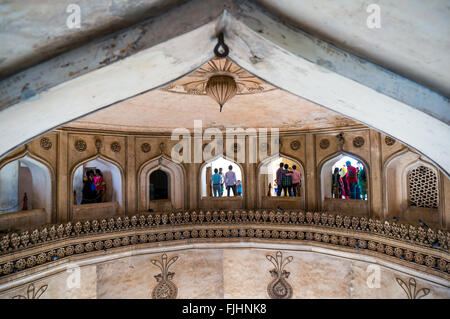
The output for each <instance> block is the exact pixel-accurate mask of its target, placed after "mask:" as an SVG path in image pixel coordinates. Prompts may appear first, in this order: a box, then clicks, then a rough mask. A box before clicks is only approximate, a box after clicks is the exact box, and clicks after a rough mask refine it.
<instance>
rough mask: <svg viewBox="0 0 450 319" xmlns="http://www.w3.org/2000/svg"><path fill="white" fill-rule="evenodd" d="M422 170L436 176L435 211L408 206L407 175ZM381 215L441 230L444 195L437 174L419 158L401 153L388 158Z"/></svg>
mask: <svg viewBox="0 0 450 319" xmlns="http://www.w3.org/2000/svg"><path fill="white" fill-rule="evenodd" d="M420 166H424V167H426V168H427V169H429V170H431V172H432V173H434V174H435V176H436V187H437V188H438V189H437V202H438V207H437V208H425V207H413V206H410V205H409V187H410V185H409V183H408V173H409V172H411V170H413V169H415V168H418V167H420ZM383 181H384V183H383V184H385V187H384V188H383V202H384V205H383V215H384V217H385V218H392V217H394V216H395V217H397V218H400V219H401V220H403V221H407V222H414V223H417V222H418V220H419V218H420V219H422V220H423V221H425V222H426V223H427V224H428V225H433V226H436V227H441V226H442V225H443V224H444V209H443V204H442V199H443V196H444V194H443V193H444V191H443V187H442V183H441V175H440V174H439V170H438V169H437V168H436V167H435V166H434V165H433V164H431V163H430V162H429V161H428V160H427V159H425V158H424V157H423V156H421V155H420V154H418V153H416V152H413V151H411V150H409V149H407V148H406V149H403V150H401V151H399V152H396V153H394V154H393V155H391V156H390V157H389V158H388V160H386V162H385V163H384V165H383Z"/></svg>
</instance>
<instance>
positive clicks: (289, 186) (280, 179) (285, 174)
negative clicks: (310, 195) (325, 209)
mask: <svg viewBox="0 0 450 319" xmlns="http://www.w3.org/2000/svg"><path fill="white" fill-rule="evenodd" d="M301 187H302V174H301V173H300V172H299V171H297V166H296V165H292V168H290V167H289V165H288V164H284V163H280V168H279V169H278V170H277V173H276V179H275V181H274V191H275V192H276V194H277V196H281V192H282V191H283V196H288V194H289V196H290V197H295V196H300V190H301Z"/></svg>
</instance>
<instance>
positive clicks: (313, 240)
mask: <svg viewBox="0 0 450 319" xmlns="http://www.w3.org/2000/svg"><path fill="white" fill-rule="evenodd" d="M236 241H238V242H252V241H253V242H261V243H283V244H292V245H312V246H319V247H325V248H331V249H336V250H340V251H347V252H353V253H358V254H363V255H369V256H373V257H377V258H381V259H384V260H387V261H389V262H393V263H396V264H399V265H402V266H406V267H410V268H412V269H415V270H418V271H422V272H424V273H427V274H431V275H435V276H439V277H441V278H444V279H446V280H448V281H450V258H449V257H450V255H449V242H450V233H449V232H447V231H443V230H434V229H431V228H425V227H421V226H415V225H411V224H404V223H396V222H389V221H383V220H378V219H371V218H366V217H357V216H346V215H341V214H331V213H327V212H314V213H313V212H302V211H289V212H288V211H284V212H280V211H266V210H261V211H260V210H256V211H253V210H248V211H247V210H235V211H226V212H225V211H213V212H211V211H207V212H203V211H199V212H195V211H192V212H191V211H185V212H173V213H151V214H138V215H134V216H119V217H111V218H104V219H100V220H97V219H94V220H85V221H77V222H67V223H63V224H55V225H47V226H45V227H41V228H36V229H32V230H29V231H24V232H21V233H20V234H19V233H9V234H6V235H3V236H2V238H1V241H0V278H1V277H4V278H2V279H3V280H2V281H4V280H8V279H7V277H9V276H13V275H14V274H15V273H18V272H21V271H23V270H25V269H30V268H36V271H39V269H40V267H49V266H51V263H57V260H61V259H64V258H69V257H70V256H72V255H80V258H83V257H84V256H85V257H86V258H88V257H89V256H90V255H93V256H94V255H98V254H99V253H108V252H114V251H115V250H118V249H120V247H123V246H136V247H151V246H152V245H159V246H161V245H165V244H167V245H176V244H178V243H180V244H183V243H204V242H215V243H217V242H236Z"/></svg>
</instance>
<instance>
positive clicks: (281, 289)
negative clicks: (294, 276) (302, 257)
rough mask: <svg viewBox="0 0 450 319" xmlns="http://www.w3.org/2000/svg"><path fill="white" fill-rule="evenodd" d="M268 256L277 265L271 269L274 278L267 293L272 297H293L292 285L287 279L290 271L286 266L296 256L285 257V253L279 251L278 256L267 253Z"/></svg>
mask: <svg viewBox="0 0 450 319" xmlns="http://www.w3.org/2000/svg"><path fill="white" fill-rule="evenodd" d="M266 258H267V259H268V260H269V261H270V262H271V263H272V264H273V265H274V266H275V268H274V269H272V270H271V271H270V274H271V275H272V277H273V278H274V279H273V280H272V281H271V282H270V283H269V285H268V286H267V293H268V294H269V297H270V298H272V299H290V298H292V287H291V285H290V284H289V283H288V282H287V281H286V279H287V278H288V277H289V275H290V272H287V271H286V270H285V269H284V267H286V265H287V264H289V263H290V262H291V261H292V260H293V259H294V258H293V257H292V256H289V257H287V258H285V259H283V253H282V252H281V251H277V253H276V257H273V256H271V255H266Z"/></svg>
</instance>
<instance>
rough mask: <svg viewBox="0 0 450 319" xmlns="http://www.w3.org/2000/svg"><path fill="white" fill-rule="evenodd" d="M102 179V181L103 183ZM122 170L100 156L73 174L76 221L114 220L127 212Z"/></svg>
mask: <svg viewBox="0 0 450 319" xmlns="http://www.w3.org/2000/svg"><path fill="white" fill-rule="evenodd" d="M99 176H101V178H100V179H99ZM122 177H123V173H122V169H121V168H120V166H119V165H118V164H116V163H114V162H113V161H111V160H109V159H107V158H104V157H102V156H97V157H94V158H91V159H87V160H84V161H83V162H81V163H79V164H77V165H76V166H75V168H74V169H73V170H72V182H71V188H72V192H71V195H72V200H71V201H70V202H71V203H72V205H71V206H72V216H73V218H74V219H87V218H96V217H97V216H113V215H116V214H119V213H121V212H123V211H124V198H123V197H124V183H123V181H122V179H123V178H122Z"/></svg>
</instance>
